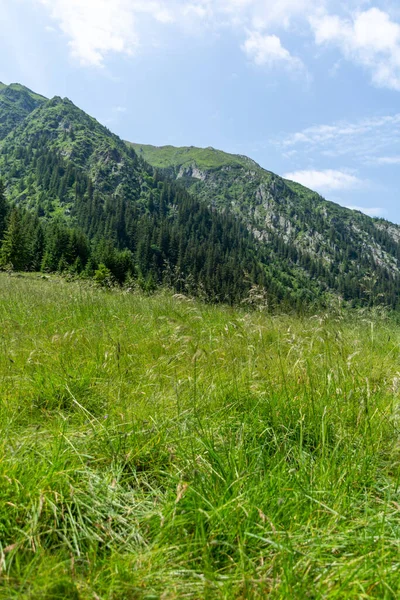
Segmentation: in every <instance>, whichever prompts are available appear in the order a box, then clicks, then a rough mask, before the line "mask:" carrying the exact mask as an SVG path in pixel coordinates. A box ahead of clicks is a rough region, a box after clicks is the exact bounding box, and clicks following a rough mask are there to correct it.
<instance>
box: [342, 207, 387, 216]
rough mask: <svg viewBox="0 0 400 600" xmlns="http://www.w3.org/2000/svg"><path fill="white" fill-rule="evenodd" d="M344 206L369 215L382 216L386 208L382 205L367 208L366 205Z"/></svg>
mask: <svg viewBox="0 0 400 600" xmlns="http://www.w3.org/2000/svg"><path fill="white" fill-rule="evenodd" d="M345 208H349V209H350V210H358V211H359V212H362V213H364V214H365V215H368V216H369V217H383V216H384V215H386V210H385V209H384V208H382V207H375V208H369V207H367V206H346V207H345Z"/></svg>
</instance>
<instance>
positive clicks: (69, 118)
mask: <svg viewBox="0 0 400 600" xmlns="http://www.w3.org/2000/svg"><path fill="white" fill-rule="evenodd" d="M0 123H1V124H2V125H1V126H2V130H1V131H2V134H1V138H2V139H1V141H0V176H1V177H2V179H3V184H4V189H3V196H4V195H5V196H6V201H4V199H2V200H1V201H0V202H1V203H2V205H3V209H2V210H3V217H1V216H0V229H1V231H0V234H1V238H0V239H1V240H2V248H1V250H0V266H2V268H3V269H12V268H14V269H17V270H28V271H29V270H42V271H44V272H55V271H57V272H63V273H66V272H67V273H70V274H73V275H83V276H88V277H93V276H94V275H95V274H96V273H97V272H98V271H100V274H99V275H98V276H97V277H98V279H99V280H101V281H103V282H104V283H111V282H113V281H114V282H117V283H119V284H127V285H130V286H132V285H139V286H140V287H142V288H143V289H146V290H153V289H154V288H155V287H157V286H158V285H167V286H170V287H172V288H173V289H175V290H176V291H178V292H183V293H188V294H195V295H200V296H202V297H203V298H205V299H208V300H212V301H223V302H228V303H236V302H240V301H244V300H246V299H249V296H251V295H252V294H254V293H255V291H257V290H258V291H259V292H260V293H261V295H263V296H265V298H266V302H267V303H268V304H269V305H270V306H272V307H273V306H278V305H279V306H284V307H287V308H297V309H303V308H304V307H307V306H315V305H318V306H330V305H331V304H332V302H335V301H336V300H337V299H343V300H344V301H345V302H346V303H348V304H350V305H353V306H359V305H374V304H378V303H382V304H385V305H387V306H390V307H392V308H397V307H398V304H399V298H400V263H399V259H400V246H399V239H400V229H399V227H398V226H396V225H393V224H390V223H388V222H386V221H383V220H377V219H371V218H369V217H367V216H365V215H362V214H361V213H356V212H354V211H350V210H348V209H345V208H342V207H340V206H338V205H336V204H333V203H330V202H327V201H325V200H324V199H323V198H321V197H320V196H319V195H318V194H316V193H314V192H311V191H310V190H308V189H306V188H304V187H302V186H300V185H298V184H296V183H294V182H289V181H285V180H283V179H282V178H280V177H278V176H277V175H275V174H273V173H271V172H269V171H265V170H264V169H262V168H261V167H260V166H259V165H257V163H255V162H254V161H253V160H251V159H249V158H247V157H244V156H236V155H230V154H226V153H223V152H220V151H217V150H214V149H212V148H206V149H198V148H173V147H170V146H167V147H164V148H155V147H152V146H143V145H137V144H129V143H126V142H124V141H122V140H121V139H120V138H118V137H117V136H116V135H114V134H112V133H111V132H110V131H109V130H108V129H107V128H106V127H104V126H102V125H101V124H100V123H98V122H97V121H96V120H95V119H93V118H92V117H90V116H89V115H87V114H86V113H85V112H83V111H82V110H80V109H79V108H78V107H76V106H75V105H74V104H73V103H72V102H71V101H70V100H68V99H62V98H59V97H55V98H53V99H51V100H47V99H45V98H43V97H42V96H39V95H38V94H35V93H34V92H32V91H30V90H28V89H27V88H24V87H23V86H21V85H18V84H13V85H11V86H4V85H3V84H1V86H0ZM5 213H7V214H5Z"/></svg>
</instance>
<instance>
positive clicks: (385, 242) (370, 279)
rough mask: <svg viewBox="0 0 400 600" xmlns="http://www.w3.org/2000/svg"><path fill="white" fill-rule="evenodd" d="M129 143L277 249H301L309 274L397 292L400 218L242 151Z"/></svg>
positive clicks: (357, 290)
mask: <svg viewBox="0 0 400 600" xmlns="http://www.w3.org/2000/svg"><path fill="white" fill-rule="evenodd" d="M129 145H130V146H131V147H133V148H134V149H135V151H136V152H137V154H138V156H141V157H143V158H144V160H146V161H147V162H149V163H150V164H151V165H153V166H154V167H155V168H157V169H160V170H161V172H163V173H164V174H166V175H167V176H169V177H171V178H172V179H173V180H176V181H180V182H181V183H182V184H183V185H184V186H185V187H186V188H187V189H188V190H189V191H190V192H192V193H194V194H196V195H197V196H198V197H199V198H201V199H202V200H203V201H204V202H206V203H208V204H210V205H212V206H213V207H215V208H217V209H218V210H219V211H220V212H224V211H229V213H231V214H235V215H236V216H237V217H238V218H239V219H240V220H241V221H242V222H243V223H244V224H245V225H246V227H247V228H248V229H249V230H251V232H252V233H253V235H254V236H255V237H256V238H257V239H259V240H260V242H261V243H263V244H265V245H267V246H268V245H272V246H273V247H275V248H276V251H277V252H278V254H280V255H281V254H282V253H283V254H284V255H287V256H289V257H292V258H293V259H294V261H295V262H298V258H299V257H298V253H300V254H301V256H302V259H301V261H300V262H301V263H302V265H303V267H304V268H305V269H306V271H307V272H308V273H309V274H310V275H311V277H313V278H318V280H319V282H320V283H322V282H325V283H326V284H327V285H328V287H329V288H330V289H336V290H338V291H339V292H340V293H341V294H343V295H344V296H345V298H346V299H351V298H354V296H357V297H360V295H362V294H363V293H364V292H363V288H365V291H366V292H367V293H370V294H373V293H374V289H373V288H375V292H376V293H379V291H382V288H385V289H386V290H387V291H389V290H391V291H390V292H389V293H391V294H392V297H393V300H394V296H393V293H394V289H395V288H396V289H397V286H398V283H397V282H398V279H399V275H400V263H399V259H400V248H399V241H400V227H399V226H398V225H394V224H392V223H389V222H388V221H385V220H383V219H372V218H370V217H368V216H366V215H364V214H363V213H361V212H358V211H353V210H350V209H347V208H344V207H342V206H339V205H338V204H335V203H333V202H329V201H327V200H325V199H324V198H322V197H321V196H320V195H319V194H317V193H315V192H313V191H311V190H309V189H307V188H305V187H304V186H302V185H300V184H298V183H295V182H293V181H288V180H285V179H283V178H281V177H279V176H278V175H275V174H274V173H271V172H270V171H267V170H265V169H263V168H262V167H260V165H258V164H257V163H256V162H255V161H253V160H251V159H249V158H247V157H244V156H238V155H232V154H227V153H225V152H221V151H218V150H215V149H213V148H205V149H201V148H194V147H186V148H174V147H172V146H163V147H155V146H150V145H143V144H129ZM377 280H380V282H379V281H377ZM385 281H386V282H387V285H385V284H384V282H385Z"/></svg>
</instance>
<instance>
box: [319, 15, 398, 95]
mask: <svg viewBox="0 0 400 600" xmlns="http://www.w3.org/2000/svg"><path fill="white" fill-rule="evenodd" d="M310 24H311V27H312V29H313V31H314V35H315V41H316V43H317V44H318V45H322V44H331V45H334V46H336V47H338V48H339V49H340V50H341V52H342V53H343V55H344V56H345V57H346V58H347V59H348V60H351V61H353V62H354V63H355V64H357V65H361V66H362V67H364V68H365V69H367V70H368V71H369V72H370V73H371V77H372V82H373V84H374V85H376V86H377V87H386V88H390V89H394V90H397V91H400V24H399V23H396V22H395V21H393V20H392V19H391V17H390V15H389V14H388V13H386V12H384V11H382V10H380V9H379V8H376V7H374V8H370V9H369V10H366V11H364V12H358V13H356V14H355V15H354V16H353V18H352V19H351V20H349V19H343V18H341V17H339V16H337V15H328V14H322V15H318V16H315V15H314V16H311V17H310Z"/></svg>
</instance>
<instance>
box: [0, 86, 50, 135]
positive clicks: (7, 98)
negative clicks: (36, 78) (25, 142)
mask: <svg viewBox="0 0 400 600" xmlns="http://www.w3.org/2000/svg"><path fill="white" fill-rule="evenodd" d="M45 101H46V98H44V97H43V96H40V95H39V94H36V93H35V92H32V90H30V89H28V88H26V87H25V86H23V85H20V84H19V83H12V84H11V85H8V86H6V85H4V83H1V82H0V140H2V139H3V138H4V137H5V136H6V135H7V134H8V133H9V132H10V131H11V130H12V129H13V128H14V127H15V126H16V125H18V123H20V122H21V121H23V119H24V118H25V117H26V116H27V115H28V114H29V113H31V112H32V111H33V110H34V109H35V108H37V107H38V106H40V105H41V104H43V102H45Z"/></svg>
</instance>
